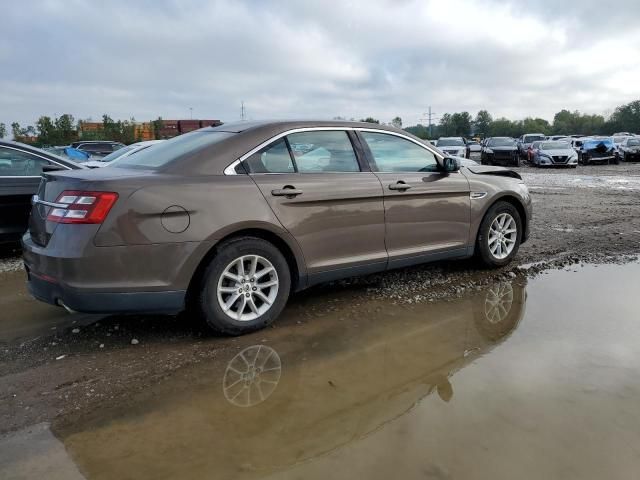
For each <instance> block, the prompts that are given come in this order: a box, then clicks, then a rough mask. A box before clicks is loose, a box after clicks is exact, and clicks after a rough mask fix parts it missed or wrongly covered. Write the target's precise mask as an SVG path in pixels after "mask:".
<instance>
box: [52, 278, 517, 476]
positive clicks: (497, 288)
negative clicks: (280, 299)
mask: <svg viewBox="0 0 640 480" xmlns="http://www.w3.org/2000/svg"><path fill="white" fill-rule="evenodd" d="M521 282H524V280H522V279H518V280H517V282H514V283H499V284H495V285H493V286H491V287H489V288H488V289H487V290H485V291H482V292H480V293H477V294H475V295H470V296H468V297H465V298H462V299H459V300H455V301H450V302H435V303H430V304H411V305H402V306H399V305H395V306H394V305H389V303H388V302H385V303H383V302H378V303H377V304H375V302H374V305H369V304H368V303H367V305H368V306H367V307H365V310H366V309H369V310H367V311H366V312H365V313H362V312H358V313H357V314H355V315H356V317H353V314H350V313H349V310H348V307H346V306H345V307H344V308H340V307H339V308H337V309H336V311H334V312H333V313H332V314H331V315H327V316H325V317H320V318H316V319H314V321H313V322H309V323H308V324H306V325H305V327H304V328H298V329H296V328H293V330H295V331H294V332H285V333H284V334H283V335H280V336H279V337H278V336H277V335H275V334H274V335H275V336H276V337H277V338H276V339H275V340H269V339H265V340H266V342H268V343H269V344H270V346H267V345H265V344H257V345H248V346H242V347H241V348H240V349H238V350H236V349H234V351H233V353H232V354H231V355H229V356H228V357H227V359H219V360H222V362H220V361H219V360H217V361H216V362H217V363H216V364H207V365H199V366H198V367H197V368H198V369H201V370H198V372H196V374H197V376H199V377H200V378H207V379H211V380H215V383H214V385H211V384H210V383H207V382H202V384H201V385H200V386H198V385H196V386H194V384H193V382H189V383H188V384H185V385H179V384H176V385H172V393H171V394H168V393H163V394H154V397H156V398H159V400H156V401H154V402H151V403H145V401H140V402H139V404H136V403H135V401H134V404H133V405H131V404H130V405H128V406H126V407H125V406H123V407H120V408H118V407H114V408H112V409H109V410H105V412H104V415H105V417H104V418H102V419H99V421H96V420H95V418H94V419H93V421H91V422H87V423H86V425H84V426H83V425H82V422H76V423H75V424H74V425H73V426H72V427H70V428H69V427H67V428H57V429H56V427H55V425H54V431H55V432H56V434H57V436H58V438H60V439H61V440H62V441H63V442H64V444H65V446H66V448H67V451H68V452H70V453H71V455H72V457H73V459H74V461H75V462H76V463H77V464H78V466H79V468H80V470H81V471H82V472H83V473H85V475H86V476H87V478H124V477H127V476H129V477H135V478H173V477H180V478H201V477H207V478H260V477H263V476H265V475H268V474H270V473H274V472H278V471H281V470H283V469H287V468H288V467H291V466H292V465H297V464H300V463H301V462H306V461H310V460H312V459H314V458H317V457H319V456H322V455H324V454H327V453H328V452H332V451H336V450H338V449H340V448H342V447H344V446H346V445H350V444H353V443H354V442H358V441H360V440H362V439H363V438H365V437H367V436H368V435H369V434H371V433H373V432H374V431H379V430H380V429H382V428H384V426H385V425H386V424H387V423H389V422H392V421H393V420H394V419H397V418H398V417H400V416H402V415H404V414H405V413H407V412H408V411H410V410H412V409H413V408H414V407H416V406H418V405H419V404H420V403H421V401H422V400H423V399H425V397H426V396H428V395H429V394H431V393H437V395H438V396H439V397H440V398H441V399H442V400H443V401H445V402H449V401H450V400H451V399H452V398H453V396H454V395H455V386H454V382H452V381H451V379H452V376H453V375H454V374H455V373H456V372H457V371H458V370H460V369H462V368H464V367H465V366H466V365H469V364H470V363H472V362H474V361H475V360H476V359H478V358H479V357H480V356H482V355H485V354H487V353H489V352H490V351H491V349H492V348H493V347H494V346H496V345H498V344H500V343H501V342H503V341H504V340H505V339H506V338H508V336H509V335H510V334H511V333H512V332H513V331H514V329H515V328H516V327H517V325H518V323H519V321H520V320H521V318H522V317H523V315H524V311H525V300H526V291H525V286H524V285H523V284H522V283H521ZM347 303H348V302H347ZM301 308H302V307H301ZM291 310H294V311H293V312H291ZM289 314H290V315H293V314H296V312H295V306H294V307H291V308H290V311H289ZM354 318H355V319H354ZM277 330H278V329H276V333H277ZM254 338H255V337H254ZM246 340H249V338H247V339H246ZM265 340H263V341H265ZM253 341H254V342H255V340H253ZM229 357H231V358H229ZM216 378H217V380H216ZM176 382H179V380H176ZM195 383H198V382H195ZM146 398H148V397H146ZM132 412H134V413H132ZM416 428H419V429H425V428H429V425H416Z"/></svg>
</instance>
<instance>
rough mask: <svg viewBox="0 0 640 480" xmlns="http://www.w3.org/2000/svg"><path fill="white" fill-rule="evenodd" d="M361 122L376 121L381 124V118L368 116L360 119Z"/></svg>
mask: <svg viewBox="0 0 640 480" xmlns="http://www.w3.org/2000/svg"><path fill="white" fill-rule="evenodd" d="M360 121H361V122H366V123H376V124H380V120H377V119H375V118H373V117H367V118H361V119H360Z"/></svg>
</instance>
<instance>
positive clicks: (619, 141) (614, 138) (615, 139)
mask: <svg viewBox="0 0 640 480" xmlns="http://www.w3.org/2000/svg"><path fill="white" fill-rule="evenodd" d="M626 138H627V137H613V141H614V142H616V143H622V142H624V141H625V139H626Z"/></svg>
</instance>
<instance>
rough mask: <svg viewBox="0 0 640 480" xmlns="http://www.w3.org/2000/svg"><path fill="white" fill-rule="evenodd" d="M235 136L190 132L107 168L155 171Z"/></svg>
mask: <svg viewBox="0 0 640 480" xmlns="http://www.w3.org/2000/svg"><path fill="white" fill-rule="evenodd" d="M234 135H236V134H235V133H231V132H207V131H203V132H191V133H185V134H184V135H180V136H179V137H175V138H172V139H171V140H166V141H164V142H161V143H158V144H157V145H155V146H154V148H147V149H145V150H143V151H141V152H137V153H136V154H135V155H129V156H126V157H124V158H118V159H116V160H114V161H113V162H112V163H110V164H109V166H110V167H111V166H114V167H121V168H140V169H156V168H160V167H162V166H164V165H166V164H167V163H169V162H171V161H172V160H175V159H177V158H179V157H181V156H183V155H186V154H188V153H190V152H193V151H195V150H199V149H201V148H204V147H208V146H210V145H213V144H215V143H218V142H221V141H223V140H226V139H227V138H230V137H232V136H234Z"/></svg>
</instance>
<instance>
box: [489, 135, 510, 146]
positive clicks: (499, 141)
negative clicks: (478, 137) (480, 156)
mask: <svg viewBox="0 0 640 480" xmlns="http://www.w3.org/2000/svg"><path fill="white" fill-rule="evenodd" d="M515 145H516V142H515V140H513V139H512V138H498V137H496V138H490V139H489V141H488V142H487V146H489V147H515Z"/></svg>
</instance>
